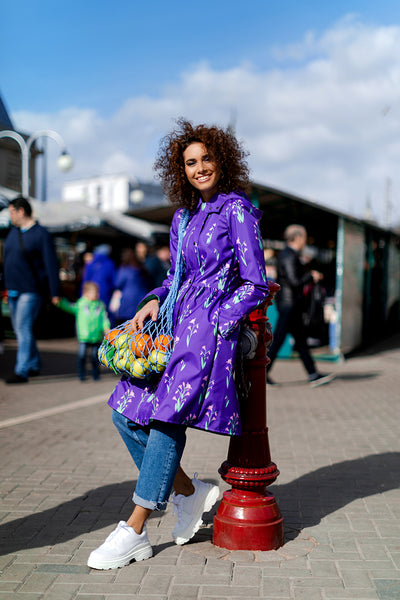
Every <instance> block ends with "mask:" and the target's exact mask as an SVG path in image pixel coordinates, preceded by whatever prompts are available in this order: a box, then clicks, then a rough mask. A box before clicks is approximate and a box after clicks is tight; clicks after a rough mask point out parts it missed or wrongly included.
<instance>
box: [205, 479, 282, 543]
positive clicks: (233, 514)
mask: <svg viewBox="0 0 400 600" xmlns="http://www.w3.org/2000/svg"><path fill="white" fill-rule="evenodd" d="M213 544H215V546H219V547H221V548H227V549H228V550H276V549H277V548H280V547H281V546H283V517H282V516H281V513H280V510H279V507H278V505H277V503H276V501H275V497H274V495H273V494H271V493H269V492H263V493H259V492H249V491H243V490H235V489H232V490H229V491H228V492H224V495H223V499H222V501H221V504H220V505H219V507H218V511H217V514H216V516H215V517H214V535H213Z"/></svg>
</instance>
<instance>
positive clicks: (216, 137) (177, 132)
mask: <svg viewBox="0 0 400 600" xmlns="http://www.w3.org/2000/svg"><path fill="white" fill-rule="evenodd" d="M195 142H200V143H202V144H204V146H205V147H206V148H207V152H208V154H209V156H210V159H211V160H212V161H214V162H215V163H216V164H217V165H218V167H219V168H220V171H221V175H220V179H219V181H218V191H219V192H222V193H223V194H228V193H229V192H232V191H239V190H245V189H246V188H247V186H248V183H249V168H248V165H247V162H246V157H247V156H248V152H247V151H246V150H244V149H243V148H242V147H241V145H240V144H239V142H238V141H237V139H236V138H235V136H234V135H233V134H232V132H231V131H230V129H229V128H228V129H226V130H224V129H221V128H220V127H217V126H215V125H212V126H207V125H197V126H193V125H192V123H191V122H190V121H186V120H185V119H183V118H181V119H178V120H177V128H176V129H174V130H173V131H172V132H171V133H169V134H168V135H166V136H165V137H164V138H162V140H161V142H160V148H159V151H158V154H157V158H156V161H155V163H154V170H155V171H156V174H157V176H158V179H160V180H161V184H162V187H163V191H164V193H165V194H166V195H167V196H168V197H169V199H170V201H171V202H173V203H177V204H179V205H180V206H184V207H185V208H188V209H189V210H193V209H194V208H195V207H196V205H197V202H198V200H199V198H200V192H199V191H198V190H196V189H195V188H194V187H193V186H192V185H191V184H190V183H189V181H188V179H187V177H186V174H185V164H184V161H183V152H184V150H186V148H187V147H188V146H190V144H193V143H195Z"/></svg>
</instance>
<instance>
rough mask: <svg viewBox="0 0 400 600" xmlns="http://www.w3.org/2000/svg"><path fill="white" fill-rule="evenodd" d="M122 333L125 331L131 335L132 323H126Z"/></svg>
mask: <svg viewBox="0 0 400 600" xmlns="http://www.w3.org/2000/svg"><path fill="white" fill-rule="evenodd" d="M123 331H125V332H126V333H133V329H132V321H128V322H127V323H126V324H125V325H124V327H123Z"/></svg>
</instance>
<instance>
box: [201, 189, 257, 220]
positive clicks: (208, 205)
mask: <svg viewBox="0 0 400 600" xmlns="http://www.w3.org/2000/svg"><path fill="white" fill-rule="evenodd" d="M234 198H238V199H239V200H242V201H243V203H244V204H245V205H247V206H248V209H249V212H250V213H252V214H255V216H257V218H260V217H261V215H262V211H260V210H259V209H257V208H256V207H255V206H254V205H253V204H252V203H251V202H250V200H249V199H248V197H247V196H246V194H245V193H244V192H229V194H221V193H218V192H217V193H216V194H214V196H213V197H212V198H211V200H209V201H208V202H203V201H202V199H201V198H200V199H199V201H198V203H197V209H196V212H200V213H201V212H204V213H219V212H221V209H222V207H223V206H224V204H226V202H228V201H229V200H231V199H232V200H233V199H234Z"/></svg>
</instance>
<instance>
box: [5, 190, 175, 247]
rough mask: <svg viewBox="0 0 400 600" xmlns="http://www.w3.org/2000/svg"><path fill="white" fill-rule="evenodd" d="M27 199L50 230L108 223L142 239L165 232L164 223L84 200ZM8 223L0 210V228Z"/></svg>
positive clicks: (63, 230)
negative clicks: (111, 209)
mask: <svg viewBox="0 0 400 600" xmlns="http://www.w3.org/2000/svg"><path fill="white" fill-rule="evenodd" d="M14 196H15V194H14ZM30 202H31V204H32V208H33V214H34V216H35V218H37V219H38V221H39V222H40V224H41V225H43V226H44V227H46V228H47V229H49V231H51V232H52V233H63V232H70V231H82V230H86V229H95V228H99V227H104V226H106V227H107V226H108V227H110V228H112V229H116V230H118V231H121V232H123V233H125V234H127V235H131V236H134V237H137V238H139V239H142V240H146V241H150V240H152V238H153V236H157V235H165V234H168V233H169V226H168V225H165V224H159V223H148V222H146V221H144V220H143V219H139V218H137V217H132V216H128V215H124V214H123V213H121V212H119V211H113V212H102V211H99V210H97V209H96V208H93V207H90V206H88V205H87V204H86V202H84V201H79V202H46V203H42V202H39V201H38V200H34V199H30ZM9 225H10V221H9V214H8V211H7V210H4V211H2V212H1V213H0V227H3V228H8V227H9Z"/></svg>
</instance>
